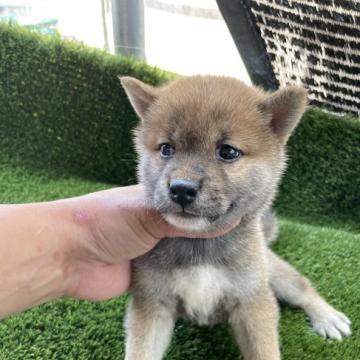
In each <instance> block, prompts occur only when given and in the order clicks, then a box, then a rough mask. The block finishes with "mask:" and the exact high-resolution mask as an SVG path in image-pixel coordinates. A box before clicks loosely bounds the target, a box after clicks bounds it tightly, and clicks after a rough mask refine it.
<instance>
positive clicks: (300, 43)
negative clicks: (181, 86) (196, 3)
mask: <svg viewBox="0 0 360 360" xmlns="http://www.w3.org/2000/svg"><path fill="white" fill-rule="evenodd" d="M248 3H249V5H250V9H251V12H252V13H253V15H254V18H255V21H256V24H257V26H258V28H259V29H260V32H261V36H262V38H263V40H264V41H265V44H266V48H267V52H268V56H269V59H270V61H271V65H272V67H273V70H274V73H275V76H276V78H277V80H278V81H279V83H280V85H281V86H284V85H287V84H294V83H295V84H302V85H305V86H306V87H307V88H308V89H309V97H310V100H311V101H312V103H313V104H315V105H320V106H327V107H331V108H332V109H333V110H334V111H337V112H341V113H344V112H347V113H348V112H352V113H355V114H357V115H360V1H359V0H354V1H350V0H316V1H312V0H248Z"/></svg>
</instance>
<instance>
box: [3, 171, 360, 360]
mask: <svg viewBox="0 0 360 360" xmlns="http://www.w3.org/2000/svg"><path fill="white" fill-rule="evenodd" d="M0 174H1V176H0V188H1V189H5V191H4V192H2V193H1V194H0V202H24V201H29V200H31V201H36V200H44V199H56V198H63V197H67V196H75V195H79V194H81V193H85V192H89V191H95V190H99V189H103V188H106V187H109V184H106V183H98V182H93V181H84V180H82V179H80V178H77V177H69V176H67V177H66V178H59V179H57V180H55V179H52V178H51V177H47V176H46V174H35V173H33V174H27V173H26V172H25V171H24V170H21V169H20V170H19V169H15V170H14V169H13V168H8V169H2V170H1V172H0ZM275 249H276V251H277V252H278V253H279V254H281V255H282V256H284V257H285V258H286V259H288V260H289V261H290V262H291V263H292V264H294V265H295V266H296V267H297V268H298V269H299V270H301V272H302V273H304V274H305V275H307V276H308V277H309V278H310V279H312V280H313V282H314V284H315V285H316V287H317V288H318V289H319V290H320V292H321V293H322V294H323V295H324V296H325V297H326V298H327V299H328V300H329V301H330V302H331V303H332V304H333V305H335V306H336V307H338V309H340V310H341V311H344V312H345V313H346V314H347V315H348V316H349V317H350V318H351V320H352V321H353V332H354V334H353V335H352V336H351V337H350V338H348V339H345V340H344V341H343V342H340V343H338V342H335V341H329V340H324V339H322V338H320V337H318V336H317V335H316V334H315V333H314V332H313V331H312V330H311V328H310V326H309V324H308V322H307V320H306V317H305V315H304V314H303V313H302V312H301V311H299V310H294V309H290V308H288V307H284V308H283V310H282V318H281V326H280V333H281V344H282V345H281V346H282V353H283V358H284V359H309V360H310V359H312V360H319V359H345V360H346V359H349V360H350V359H354V358H356V356H359V355H360V337H359V335H358V329H359V328H360V291H359V288H358V279H359V278H360V269H359V266H358V262H359V261H358V259H359V256H360V234H356V233H353V232H348V231H346V230H341V229H334V228H332V227H331V223H329V226H328V227H324V226H315V225H308V224H303V223H301V222H295V221H292V220H288V219H286V218H283V219H282V221H281V236H280V239H279V241H278V242H277V243H276V244H275ZM125 303H126V296H123V297H120V298H118V299H115V300H111V301H105V302H101V303H91V302H87V301H76V300H58V301H54V302H52V303H50V304H46V305H43V306H40V307H38V308H36V309H33V310H30V311H27V312H25V313H23V314H20V315H16V316H13V317H11V318H9V319H6V320H4V321H2V322H0V359H4V360H5V359H6V360H8V359H14V360H20V359H21V360H30V359H59V360H60V359H64V360H65V359H66V360H69V359H74V360H75V359H84V360H85V359H94V360H95V359H96V360H106V359H109V360H110V359H121V358H123V354H124V332H123V329H122V321H123V314H124V307H125ZM238 356H239V353H238V350H237V347H236V345H235V343H234V341H233V339H232V336H231V332H230V331H229V329H228V328H227V326H225V325H219V326H215V327H197V326H193V325H190V324H188V323H185V322H179V323H178V325H177V327H176V331H175V335H174V338H173V341H172V345H171V348H170V350H169V353H168V355H167V357H166V359H167V360H180V359H191V360H200V359H201V360H203V359H209V360H215V359H216V360H217V359H220V358H221V359H224V360H230V359H236V358H238Z"/></svg>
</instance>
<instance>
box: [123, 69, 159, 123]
mask: <svg viewBox="0 0 360 360" xmlns="http://www.w3.org/2000/svg"><path fill="white" fill-rule="evenodd" d="M119 79H120V82H121V85H122V86H123V88H124V90H125V92H126V94H127V96H128V97H129V100H130V103H131V105H132V107H133V108H134V110H135V112H136V113H137V114H138V116H139V117H140V119H142V120H143V119H144V117H145V114H146V112H147V111H148V109H149V107H150V106H151V104H153V103H154V102H155V100H156V98H157V89H156V88H155V87H153V86H151V85H147V84H144V83H143V82H141V81H140V80H137V79H135V78H132V77H130V76H119Z"/></svg>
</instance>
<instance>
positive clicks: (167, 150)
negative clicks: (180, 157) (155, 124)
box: [160, 143, 175, 158]
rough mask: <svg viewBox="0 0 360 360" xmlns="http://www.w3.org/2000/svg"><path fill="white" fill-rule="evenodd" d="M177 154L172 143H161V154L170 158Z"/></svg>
mask: <svg viewBox="0 0 360 360" xmlns="http://www.w3.org/2000/svg"><path fill="white" fill-rule="evenodd" d="M174 154H175V148H173V147H172V146H171V145H170V144H167V143H165V144H161V145H160V155H161V157H163V158H170V157H172V156H173V155H174Z"/></svg>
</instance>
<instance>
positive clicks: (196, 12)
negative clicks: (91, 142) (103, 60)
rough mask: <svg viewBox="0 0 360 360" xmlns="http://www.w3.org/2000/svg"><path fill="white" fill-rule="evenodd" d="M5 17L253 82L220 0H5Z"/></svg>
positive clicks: (184, 69)
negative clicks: (228, 25)
mask: <svg viewBox="0 0 360 360" xmlns="http://www.w3.org/2000/svg"><path fill="white" fill-rule="evenodd" d="M0 19H2V20H7V21H8V20H11V21H14V22H17V23H20V24H22V25H24V26H28V27H32V28H36V29H37V30H39V31H41V32H45V33H50V34H51V33H54V32H58V33H60V34H61V36H63V37H64V38H67V39H73V40H77V41H80V42H83V43H85V44H87V45H90V46H93V47H97V48H101V49H104V50H105V51H108V52H110V53H117V54H124V55H132V56H135V57H137V58H140V59H142V60H145V61H146V62H147V63H148V64H150V65H153V66H156V67H159V68H162V69H165V70H169V71H172V72H175V73H178V74H182V75H191V74H219V75H229V76H234V77H237V78H239V79H242V80H243V81H245V82H247V83H250V80H249V76H248V74H247V72H246V69H245V67H244V64H243V62H242V61H241V58H240V56H239V53H238V51H237V49H236V46H235V44H234V41H233V39H232V37H231V35H230V32H229V30H228V28H227V26H226V24H225V22H224V20H223V18H222V16H221V14H220V12H219V10H218V6H217V4H216V1H215V0H161V1H159V0H145V1H138V0H131V1H130V0H120V1H119V0H76V1H74V0H52V1H45V0H5V1H4V0H0ZM114 34H115V36H114ZM220 49H221V51H220Z"/></svg>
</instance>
